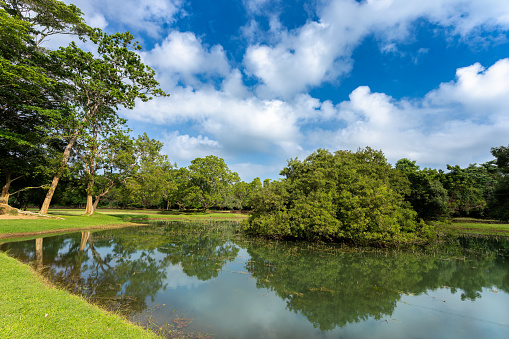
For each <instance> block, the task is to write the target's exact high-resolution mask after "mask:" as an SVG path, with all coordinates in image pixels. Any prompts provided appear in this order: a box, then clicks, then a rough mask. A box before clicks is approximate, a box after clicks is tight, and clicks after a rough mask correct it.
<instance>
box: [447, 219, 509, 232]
mask: <svg viewBox="0 0 509 339" xmlns="http://www.w3.org/2000/svg"><path fill="white" fill-rule="evenodd" d="M440 227H442V228H444V229H445V230H449V231H452V232H454V233H457V234H468V235H490V236H504V237H509V223H502V222H499V221H495V220H481V219H471V218H455V219H453V220H452V222H447V223H442V224H441V225H440Z"/></svg>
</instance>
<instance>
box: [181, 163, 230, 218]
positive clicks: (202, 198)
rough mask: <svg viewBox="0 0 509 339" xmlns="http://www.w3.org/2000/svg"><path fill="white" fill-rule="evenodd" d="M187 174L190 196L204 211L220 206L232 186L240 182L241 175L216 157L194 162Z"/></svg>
mask: <svg viewBox="0 0 509 339" xmlns="http://www.w3.org/2000/svg"><path fill="white" fill-rule="evenodd" d="M187 174H188V175H189V187H188V192H189V193H188V194H189V195H190V197H191V199H192V200H194V201H195V202H197V203H199V204H200V206H201V208H202V209H203V210H204V211H206V210H207V209H208V208H210V207H212V206H217V205H219V204H220V203H221V202H222V201H223V200H224V198H225V197H226V196H227V195H228V191H229V190H230V188H231V186H232V185H233V184H235V183H236V182H237V181H239V180H240V178H239V175H238V174H237V173H235V172H232V171H230V169H229V168H228V166H227V165H226V163H225V162H224V160H223V159H222V158H218V157H216V156H214V155H208V156H206V157H205V158H196V159H194V160H192V161H191V165H189V166H188V173H187Z"/></svg>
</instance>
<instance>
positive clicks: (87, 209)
mask: <svg viewBox="0 0 509 339" xmlns="http://www.w3.org/2000/svg"><path fill="white" fill-rule="evenodd" d="M92 200H93V199H92V194H91V193H87V206H86V207H85V214H86V215H90V214H92V213H94V204H93V201H92Z"/></svg>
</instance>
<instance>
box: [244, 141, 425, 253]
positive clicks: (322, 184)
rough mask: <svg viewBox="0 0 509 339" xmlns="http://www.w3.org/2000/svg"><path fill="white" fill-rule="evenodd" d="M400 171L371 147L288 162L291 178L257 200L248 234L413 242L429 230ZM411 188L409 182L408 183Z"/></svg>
mask: <svg viewBox="0 0 509 339" xmlns="http://www.w3.org/2000/svg"><path fill="white" fill-rule="evenodd" d="M394 173H395V170H394V169H392V168H391V165H390V164H388V163H387V160H386V159H385V157H384V155H383V153H382V152H379V151H374V150H372V149H370V148H366V149H362V150H359V151H357V152H349V151H338V152H335V153H334V154H332V153H330V152H328V151H325V150H317V151H316V152H315V153H313V154H311V155H310V156H308V157H307V158H306V159H305V160H304V161H299V160H297V159H295V160H290V161H288V166H287V167H286V168H284V169H283V170H282V171H281V173H280V174H281V175H283V176H284V177H285V179H283V180H280V181H276V182H273V183H271V184H270V185H269V186H267V187H264V188H263V189H262V190H261V191H260V192H259V193H258V194H257V195H256V197H255V201H254V203H253V206H254V207H253V211H252V214H251V216H250V218H249V222H248V223H247V225H246V226H245V229H246V231H248V232H251V233H254V234H259V235H265V236H270V237H286V238H288V237H292V238H300V239H307V240H347V241H354V242H356V243H359V242H362V243H378V244H384V243H392V242H404V241H413V240H417V239H418V234H419V233H420V232H422V231H424V230H425V229H426V228H427V226H426V225H424V224H423V223H418V222H417V221H416V212H415V211H413V210H412V208H411V206H410V205H409V204H408V203H407V202H405V201H404V199H403V196H402V195H401V193H399V191H401V190H402V187H403V186H404V184H402V183H401V180H404V178H401V177H400V178H399V179H398V181H395V180H394ZM407 185H408V182H407Z"/></svg>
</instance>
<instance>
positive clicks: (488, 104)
mask: <svg viewBox="0 0 509 339" xmlns="http://www.w3.org/2000/svg"><path fill="white" fill-rule="evenodd" d="M508 72H509V60H508V59H502V60H500V61H498V62H497V63H495V64H494V65H492V66H491V67H489V68H488V69H485V68H484V67H482V66H481V65H480V64H474V65H472V66H469V67H465V68H460V69H458V70H457V78H456V80H454V81H451V82H449V83H444V84H441V85H440V86H439V87H438V88H437V89H436V90H434V91H432V92H430V93H428V95H426V96H425V97H424V98H422V99H420V100H413V101H408V100H405V99H403V100H395V99H394V98H392V97H390V96H389V95H387V94H384V93H373V92H371V91H370V89H369V88H368V87H358V88H357V89H355V90H354V91H353V92H352V93H351V94H350V98H349V100H347V101H344V102H341V103H340V104H338V105H337V107H336V108H337V110H338V113H337V114H338V115H337V118H338V119H341V120H343V121H344V122H345V127H344V128H341V129H338V130H321V129H317V130H314V131H312V132H311V133H310V134H309V136H308V137H309V138H310V140H311V143H312V144H314V145H322V146H323V145H326V146H327V147H329V148H330V149H334V150H335V149H344V148H346V149H351V150H355V149H356V148H358V147H365V146H370V147H373V148H376V149H382V150H383V151H384V152H385V154H386V156H387V157H388V158H389V160H390V161H392V162H395V161H396V160H398V159H400V158H403V157H407V158H410V159H412V160H417V162H418V163H421V164H426V165H429V166H433V167H442V168H443V167H444V166H445V164H447V163H449V164H460V165H462V166H466V165H468V164H469V163H473V162H476V159H484V161H487V160H489V159H490V158H491V157H490V154H489V150H490V148H491V147H494V146H498V145H503V144H505V143H507V131H508V130H509V118H508V115H507V112H506V108H507V107H508V106H509V76H508V75H509V74H508Z"/></svg>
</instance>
